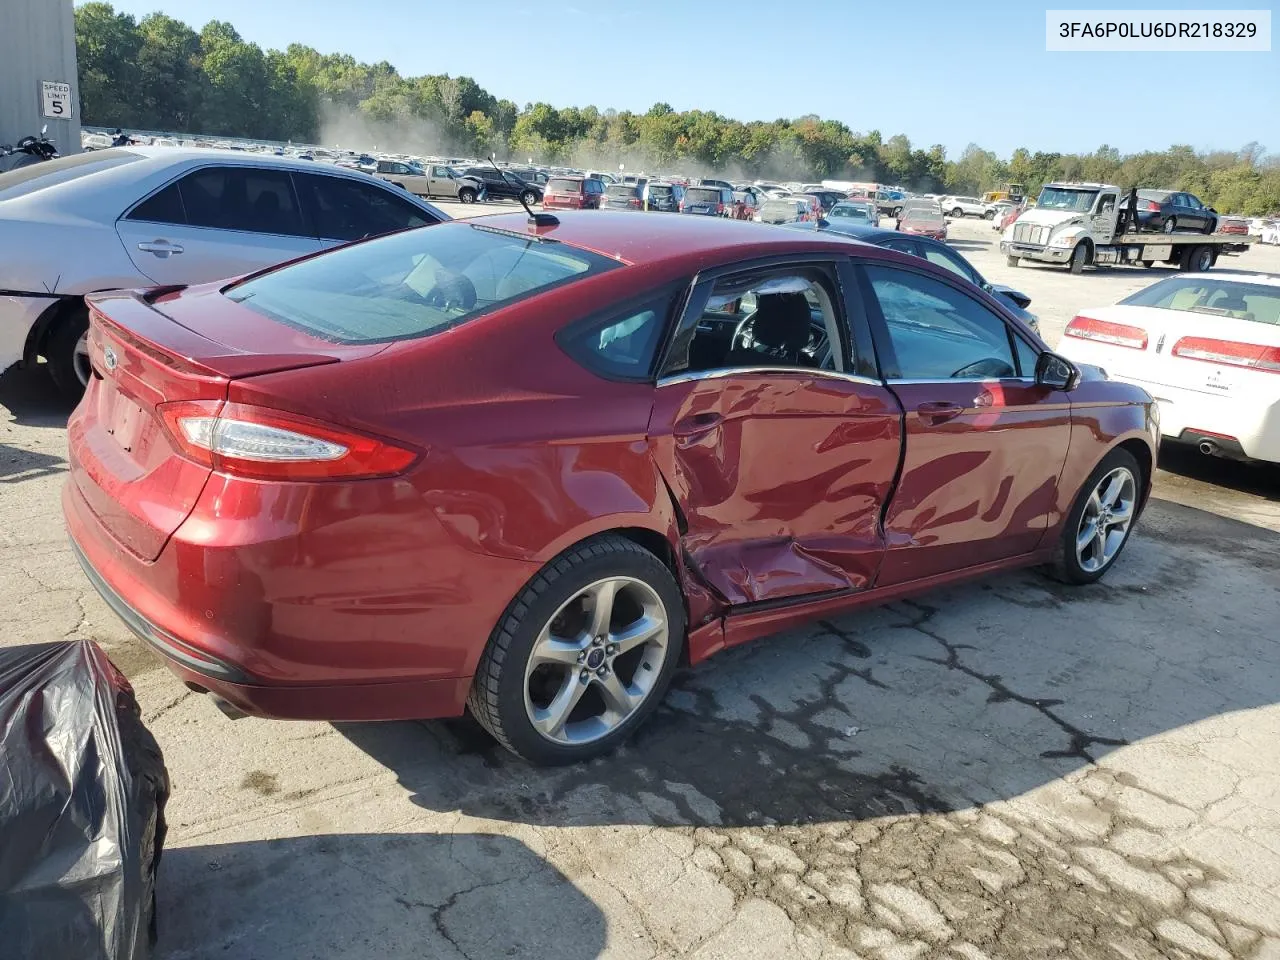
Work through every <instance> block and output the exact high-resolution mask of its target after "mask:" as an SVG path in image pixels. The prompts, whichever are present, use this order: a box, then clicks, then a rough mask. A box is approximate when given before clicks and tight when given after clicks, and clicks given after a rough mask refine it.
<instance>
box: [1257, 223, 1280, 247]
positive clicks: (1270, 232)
mask: <svg viewBox="0 0 1280 960" xmlns="http://www.w3.org/2000/svg"><path fill="white" fill-rule="evenodd" d="M1258 242H1259V243H1266V244H1275V245H1277V246H1280V220H1263V221H1262V228H1261V232H1260V233H1259V234H1258Z"/></svg>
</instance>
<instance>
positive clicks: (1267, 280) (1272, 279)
mask: <svg viewBox="0 0 1280 960" xmlns="http://www.w3.org/2000/svg"><path fill="white" fill-rule="evenodd" d="M1164 279H1166V280H1170V279H1177V280H1221V281H1223V282H1226V283H1231V282H1233V281H1234V282H1235V283H1254V284H1258V285H1259V286H1264V287H1277V288H1280V274H1276V273H1247V272H1245V271H1240V272H1238V273H1237V272H1234V271H1231V270H1214V271H1213V272H1212V273H1176V274H1171V275H1170V276H1168V277H1165V278H1164ZM1157 282H1158V281H1157Z"/></svg>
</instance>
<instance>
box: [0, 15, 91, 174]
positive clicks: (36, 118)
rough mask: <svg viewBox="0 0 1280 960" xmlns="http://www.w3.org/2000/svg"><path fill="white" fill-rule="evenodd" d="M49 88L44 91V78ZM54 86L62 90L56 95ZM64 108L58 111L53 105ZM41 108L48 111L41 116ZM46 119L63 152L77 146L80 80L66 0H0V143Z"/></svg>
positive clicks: (28, 131)
mask: <svg viewBox="0 0 1280 960" xmlns="http://www.w3.org/2000/svg"><path fill="white" fill-rule="evenodd" d="M46 82H48V83H51V84H66V85H67V86H68V87H70V91H69V96H68V95H66V94H67V91H66V88H65V87H63V88H53V89H51V91H50V93H51V94H53V96H51V97H47V96H46V95H45V92H44V84H45V83H46ZM59 90H60V92H61V93H62V94H63V95H62V96H58V95H57V93H58V92H59ZM59 108H60V109H61V110H62V111H64V113H69V115H67V116H59V115H57V113H56V111H57V110H58V109H59ZM46 112H50V113H53V114H54V115H53V116H46ZM45 124H48V125H49V138H50V139H51V140H53V141H55V142H56V143H57V145H58V152H59V153H61V154H62V155H63V156H67V155H69V154H73V153H79V152H80V85H79V83H78V81H77V78H76V30H75V16H74V14H73V13H72V9H71V0H0V143H14V142H16V141H17V140H19V139H21V138H22V137H25V136H27V135H28V134H31V135H36V134H39V133H40V128H41V127H42V126H44V125H45Z"/></svg>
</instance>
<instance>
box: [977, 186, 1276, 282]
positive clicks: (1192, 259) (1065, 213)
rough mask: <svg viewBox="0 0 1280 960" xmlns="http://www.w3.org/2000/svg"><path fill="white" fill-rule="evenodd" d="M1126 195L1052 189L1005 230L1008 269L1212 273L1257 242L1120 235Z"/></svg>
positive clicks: (1213, 236)
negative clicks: (1027, 264) (1033, 264)
mask: <svg viewBox="0 0 1280 960" xmlns="http://www.w3.org/2000/svg"><path fill="white" fill-rule="evenodd" d="M1124 198H1125V195H1124V192H1123V191H1122V190H1121V189H1120V188H1119V187H1117V186H1115V185H1114V184H1110V183H1048V184H1045V186H1044V188H1043V189H1042V190H1041V191H1040V198H1039V200H1038V201H1037V202H1036V205H1035V206H1034V207H1032V208H1031V209H1029V210H1027V211H1026V212H1025V213H1023V214H1022V215H1021V216H1020V217H1018V219H1017V220H1015V221H1013V223H1011V224H1010V225H1009V226H1008V227H1006V228H1005V231H1004V233H1003V234H1002V235H1001V237H1000V251H1001V252H1002V253H1003V254H1004V255H1005V257H1006V258H1007V260H1008V263H1009V266H1011V267H1016V266H1017V265H1018V262H1019V261H1020V260H1037V261H1039V262H1041V263H1066V264H1070V266H1071V272H1072V273H1081V272H1082V271H1083V270H1084V268H1085V267H1086V266H1089V265H1090V264H1096V265H1102V264H1131V265H1138V264H1141V265H1142V266H1144V267H1152V266H1154V265H1155V264H1157V263H1172V264H1176V265H1177V266H1178V267H1179V268H1180V269H1182V270H1194V271H1197V272H1203V271H1205V270H1208V269H1209V268H1210V267H1212V266H1213V264H1214V263H1215V262H1216V261H1217V259H1218V257H1219V256H1221V255H1222V254H1234V253H1240V252H1242V251H1244V250H1247V249H1248V245H1249V244H1250V243H1252V242H1253V238H1252V237H1246V236H1240V235H1238V234H1221V233H1208V234H1205V233H1150V234H1147V233H1137V232H1131V230H1132V228H1129V227H1127V226H1126V229H1125V232H1124V233H1123V234H1120V233H1117V220H1118V218H1119V215H1120V207H1121V205H1122V204H1123V203H1124Z"/></svg>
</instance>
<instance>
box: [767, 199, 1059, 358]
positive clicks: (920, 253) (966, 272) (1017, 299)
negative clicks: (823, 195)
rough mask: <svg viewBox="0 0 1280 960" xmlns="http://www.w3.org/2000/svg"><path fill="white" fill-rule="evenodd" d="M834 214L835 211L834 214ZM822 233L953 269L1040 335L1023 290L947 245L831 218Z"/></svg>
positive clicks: (822, 225) (1036, 319) (823, 222)
mask: <svg viewBox="0 0 1280 960" xmlns="http://www.w3.org/2000/svg"><path fill="white" fill-rule="evenodd" d="M833 212H834V211H833ZM791 226H792V227H794V228H796V229H805V230H807V229H810V226H809V225H805V224H791ZM820 226H821V228H822V229H823V230H829V231H831V232H833V233H839V234H842V235H844V236H848V237H852V238H853V239H854V240H860V241H862V242H863V243H873V244H875V245H876V246H877V247H884V248H885V249H888V250H896V251H898V252H899V253H909V254H911V256H913V257H920V258H922V259H924V260H928V261H929V262H930V263H936V264H937V265H938V266H940V267H942V268H943V269H946V270H950V271H951V272H952V273H954V274H955V275H956V276H958V277H963V278H964V279H965V280H968V281H969V282H970V283H972V284H973V285H974V286H975V287H978V288H980V289H982V290H985V291H986V292H987V293H989V294H991V296H993V297H995V298H996V299H997V300H999V301H1000V302H1001V305H1002V306H1003V307H1004V308H1005V309H1006V310H1008V311H1009V312H1010V313H1012V314H1013V315H1014V316H1015V317H1017V318H1018V319H1019V320H1021V321H1022V322H1023V323H1025V324H1026V325H1027V326H1028V327H1030V328H1031V329H1032V330H1034V331H1035V332H1036V333H1037V334H1038V333H1039V332H1040V319H1039V317H1037V316H1036V315H1035V314H1034V313H1031V312H1030V311H1029V310H1028V309H1027V308H1028V307H1029V306H1031V297H1029V296H1028V295H1027V294H1025V293H1023V292H1022V291H1020V290H1015V289H1013V288H1012V287H1006V286H1004V285H1003V284H999V283H990V282H988V281H987V280H986V278H984V277H983V276H982V274H981V273H979V272H978V270H977V268H976V267H974V265H973V264H971V263H970V262H969V261H968V260H966V259H965V258H964V256H962V255H961V254H960V253H959V251H957V250H955V249H953V248H952V247H949V246H947V245H946V244H945V243H943V242H942V241H941V240H934V239H931V238H929V237H923V236H903V235H902V234H901V233H899V232H898V231H897V230H888V229H882V228H880V227H872V226H868V225H866V224H863V223H859V222H857V221H855V220H852V219H845V218H840V217H828V218H826V219H825V220H822V221H821V222H820Z"/></svg>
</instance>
